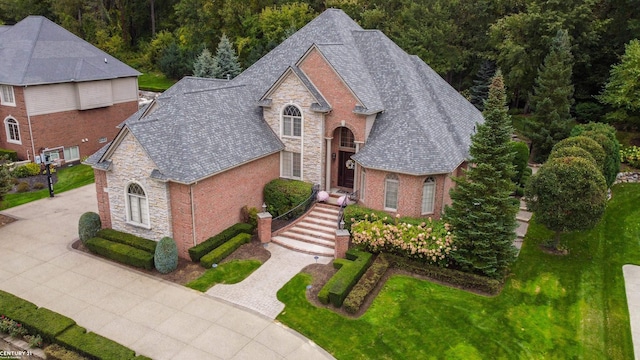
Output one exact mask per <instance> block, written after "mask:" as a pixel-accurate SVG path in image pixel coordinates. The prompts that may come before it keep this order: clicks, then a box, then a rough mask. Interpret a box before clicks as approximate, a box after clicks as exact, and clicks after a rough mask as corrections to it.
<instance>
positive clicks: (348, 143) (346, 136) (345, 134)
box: [340, 127, 356, 149]
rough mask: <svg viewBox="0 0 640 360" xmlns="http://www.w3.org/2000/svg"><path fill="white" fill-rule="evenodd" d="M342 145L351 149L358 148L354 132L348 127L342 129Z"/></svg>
mask: <svg viewBox="0 0 640 360" xmlns="http://www.w3.org/2000/svg"><path fill="white" fill-rule="evenodd" d="M340 147H343V148H349V149H355V148H356V144H355V139H354V137H353V132H351V130H349V129H348V128H346V127H343V128H341V129H340Z"/></svg>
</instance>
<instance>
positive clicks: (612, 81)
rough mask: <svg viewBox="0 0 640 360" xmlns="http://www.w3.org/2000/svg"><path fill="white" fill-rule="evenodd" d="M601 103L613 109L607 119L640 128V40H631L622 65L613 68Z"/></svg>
mask: <svg viewBox="0 0 640 360" xmlns="http://www.w3.org/2000/svg"><path fill="white" fill-rule="evenodd" d="M599 99H600V101H601V102H603V103H604V104H607V105H609V106H611V107H612V108H613V111H612V112H610V113H609V114H607V118H608V119H609V120H610V121H612V122H616V123H621V124H625V125H628V126H631V127H635V128H637V127H638V126H640V40H638V39H635V40H631V41H630V42H629V44H628V45H627V46H626V47H625V52H624V55H622V58H621V59H620V63H619V64H616V65H613V66H612V67H611V75H610V77H609V81H608V82H607V84H606V85H605V88H604V91H603V92H602V95H601V96H600V97H599Z"/></svg>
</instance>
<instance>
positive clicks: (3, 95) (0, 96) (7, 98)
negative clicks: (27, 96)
mask: <svg viewBox="0 0 640 360" xmlns="http://www.w3.org/2000/svg"><path fill="white" fill-rule="evenodd" d="M0 102H2V105H9V106H16V100H15V98H14V97H13V86H9V85H0Z"/></svg>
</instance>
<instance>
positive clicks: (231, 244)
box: [200, 233, 251, 269]
mask: <svg viewBox="0 0 640 360" xmlns="http://www.w3.org/2000/svg"><path fill="white" fill-rule="evenodd" d="M249 242H251V235H249V234H246V233H242V234H238V235H236V236H234V237H233V238H232V239H231V240H229V241H227V242H225V243H224V244H222V245H220V246H218V247H217V248H215V249H213V250H211V252H209V253H208V254H207V255H205V256H203V257H202V258H201V259H200V265H202V266H203V267H204V268H205V269H209V268H210V267H211V265H213V264H217V263H219V262H220V261H222V259H224V258H226V257H227V256H229V254H231V253H232V252H234V251H235V250H236V249H237V248H239V247H240V246H241V245H242V244H246V243H249Z"/></svg>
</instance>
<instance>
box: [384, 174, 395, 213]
mask: <svg viewBox="0 0 640 360" xmlns="http://www.w3.org/2000/svg"><path fill="white" fill-rule="evenodd" d="M398 187H399V181H398V176H397V175H395V174H389V175H387V177H386V178H385V179H384V209H385V210H388V211H397V210H398Z"/></svg>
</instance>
